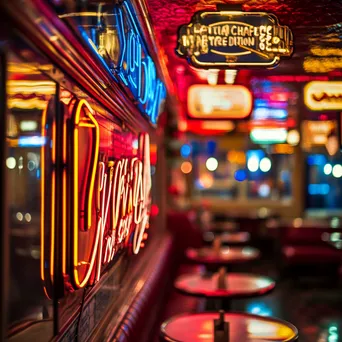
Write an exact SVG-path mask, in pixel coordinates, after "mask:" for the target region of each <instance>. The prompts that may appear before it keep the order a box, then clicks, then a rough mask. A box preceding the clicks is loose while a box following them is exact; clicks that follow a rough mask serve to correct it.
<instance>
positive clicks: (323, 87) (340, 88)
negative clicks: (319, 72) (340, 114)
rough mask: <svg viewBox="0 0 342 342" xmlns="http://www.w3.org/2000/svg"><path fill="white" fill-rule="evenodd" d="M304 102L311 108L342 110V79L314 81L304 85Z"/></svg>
mask: <svg viewBox="0 0 342 342" xmlns="http://www.w3.org/2000/svg"><path fill="white" fill-rule="evenodd" d="M304 103H305V105H306V107H308V108H309V109H310V110H314V111H321V110H342V82H341V81H313V82H310V83H308V84H307V85H306V86H305V87H304Z"/></svg>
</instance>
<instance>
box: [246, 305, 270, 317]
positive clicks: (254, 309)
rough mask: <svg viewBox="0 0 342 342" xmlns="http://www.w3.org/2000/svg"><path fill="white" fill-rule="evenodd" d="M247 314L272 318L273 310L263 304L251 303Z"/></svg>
mask: <svg viewBox="0 0 342 342" xmlns="http://www.w3.org/2000/svg"><path fill="white" fill-rule="evenodd" d="M247 312H249V313H251V314H254V315H260V316H272V314H273V312H272V310H271V309H270V308H269V307H268V306H267V305H266V304H265V303H263V302H251V303H250V304H248V306H247Z"/></svg>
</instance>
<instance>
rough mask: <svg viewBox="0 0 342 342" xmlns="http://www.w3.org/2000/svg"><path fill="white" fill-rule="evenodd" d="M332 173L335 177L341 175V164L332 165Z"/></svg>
mask: <svg viewBox="0 0 342 342" xmlns="http://www.w3.org/2000/svg"><path fill="white" fill-rule="evenodd" d="M332 174H333V176H334V177H335V178H340V177H342V165H341V164H336V165H334V167H333V169H332Z"/></svg>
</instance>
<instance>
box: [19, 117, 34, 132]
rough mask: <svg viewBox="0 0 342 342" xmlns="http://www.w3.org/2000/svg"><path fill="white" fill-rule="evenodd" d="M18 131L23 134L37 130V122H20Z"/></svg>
mask: <svg viewBox="0 0 342 342" xmlns="http://www.w3.org/2000/svg"><path fill="white" fill-rule="evenodd" d="M19 127H20V130H21V131H23V132H29V131H35V130H36V129H37V128H38V122H37V121H34V120H22V121H20V125H19Z"/></svg>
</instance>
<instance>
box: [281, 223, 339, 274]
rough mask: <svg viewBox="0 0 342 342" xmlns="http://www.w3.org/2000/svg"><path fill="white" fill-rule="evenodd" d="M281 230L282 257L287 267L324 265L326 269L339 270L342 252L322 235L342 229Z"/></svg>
mask: <svg viewBox="0 0 342 342" xmlns="http://www.w3.org/2000/svg"><path fill="white" fill-rule="evenodd" d="M281 230H282V231H281V258H282V265H283V266H284V267H285V268H287V269H291V268H295V267H297V266H302V267H303V269H304V268H305V267H309V266H313V267H315V266H320V265H324V268H326V270H333V271H334V272H335V271H336V273H337V272H338V269H339V267H340V265H341V263H342V253H341V251H339V250H337V249H334V248H333V247H332V246H330V245H328V244H327V243H326V242H325V241H323V240H322V235H323V234H324V233H333V232H341V229H332V228H321V227H318V228H314V227H312V228H311V227H307V228H292V227H286V228H281ZM307 270H310V269H309V268H307ZM316 273H317V272H316Z"/></svg>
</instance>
